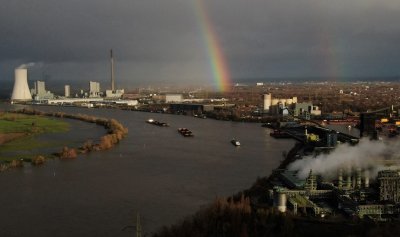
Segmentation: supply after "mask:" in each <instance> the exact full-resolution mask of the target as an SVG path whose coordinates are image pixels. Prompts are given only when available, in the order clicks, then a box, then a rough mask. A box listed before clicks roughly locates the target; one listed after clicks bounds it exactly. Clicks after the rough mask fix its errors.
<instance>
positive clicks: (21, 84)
mask: <svg viewBox="0 0 400 237" xmlns="http://www.w3.org/2000/svg"><path fill="white" fill-rule="evenodd" d="M29 100H32V95H31V92H30V91H29V86H28V69H26V68H17V69H15V82H14V89H13V92H12V96H11V101H29Z"/></svg>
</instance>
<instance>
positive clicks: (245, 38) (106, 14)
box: [0, 0, 400, 88]
mask: <svg viewBox="0 0 400 237" xmlns="http://www.w3.org/2000/svg"><path fill="white" fill-rule="evenodd" d="M199 6H203V8H204V9H202V11H200V10H199ZM199 12H200V13H202V14H203V15H200V17H199ZM205 22H207V24H205ZM397 22H400V2H399V1H397V0H381V1H378V0H346V1H344V0H338V1H325V0H282V1H262V0H250V1H241V0H219V1H211V0H169V1H165V0H151V1H139V0H130V1H127V0H116V1H112V2H110V1H106V0H86V1H57V2H54V1H50V0H40V1H39V0H31V1H29V2H26V1H21V0H15V1H3V2H2V8H1V9H0V35H1V36H2V37H0V52H1V54H0V65H1V67H0V83H2V84H3V83H5V82H12V81H13V78H14V76H13V73H14V69H15V68H16V67H18V66H19V65H20V64H23V63H29V62H34V63H35V66H33V67H32V68H30V72H29V75H30V76H29V81H33V80H42V79H43V78H44V75H48V76H47V79H48V81H49V82H50V81H54V82H57V83H61V82H64V81H65V82H67V81H70V82H71V83H70V84H71V85H72V86H73V85H74V84H75V83H76V84H82V83H83V82H82V80H85V81H87V83H89V81H90V80H93V81H99V82H101V83H102V88H108V87H109V85H108V84H104V83H107V82H109V81H110V67H109V50H110V49H113V50H114V53H115V58H116V84H117V87H118V86H124V87H138V86H147V85H177V84H178V85H179V84H181V85H182V84H183V85H185V84H188V85H193V84H196V85H197V84H198V85H202V84H203V85H206V86H208V85H212V84H216V83H217V82H216V78H215V75H213V70H215V68H214V69H213V68H212V60H213V59H212V57H211V56H212V55H211V56H210V51H209V50H210V48H208V47H209V40H210V38H209V37H208V36H209V35H211V34H212V35H213V36H214V40H216V43H217V44H216V45H217V48H216V49H218V50H219V51H220V53H221V57H222V59H223V60H225V62H226V66H227V70H228V72H229V74H230V76H231V80H232V81H233V82H246V81H248V82H250V81H255V80H263V79H267V80H268V78H275V79H276V80H280V78H282V79H285V78H287V79H289V80H295V79H296V78H308V77H309V78H352V77H391V78H396V77H399V76H400V67H399V64H398V62H400V44H399V43H398V42H399V39H400V25H399V24H397ZM204 27H207V28H206V29H205V28H204ZM211 28H212V31H211ZM207 40H208V41H207ZM211 40H212V38H211ZM207 42H208V43H207ZM250 79H251V80H250ZM103 85H104V86H103Z"/></svg>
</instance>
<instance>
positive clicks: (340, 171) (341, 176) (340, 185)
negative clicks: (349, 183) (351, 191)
mask: <svg viewBox="0 0 400 237" xmlns="http://www.w3.org/2000/svg"><path fill="white" fill-rule="evenodd" d="M342 187H343V169H339V177H338V188H339V189H342Z"/></svg>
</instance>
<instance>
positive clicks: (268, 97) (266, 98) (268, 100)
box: [264, 94, 272, 111]
mask: <svg viewBox="0 0 400 237" xmlns="http://www.w3.org/2000/svg"><path fill="white" fill-rule="evenodd" d="M271 105H272V95H271V94H264V111H267V110H269V107H270V106H271Z"/></svg>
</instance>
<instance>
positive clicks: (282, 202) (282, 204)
mask: <svg viewBox="0 0 400 237" xmlns="http://www.w3.org/2000/svg"><path fill="white" fill-rule="evenodd" d="M286 202H287V198H286V194H285V193H282V192H280V191H279V190H274V207H276V208H277V209H278V211H279V212H286Z"/></svg>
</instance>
